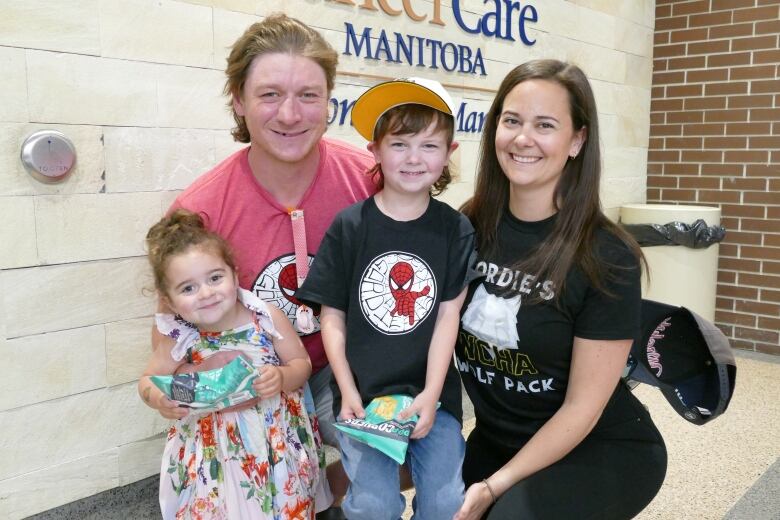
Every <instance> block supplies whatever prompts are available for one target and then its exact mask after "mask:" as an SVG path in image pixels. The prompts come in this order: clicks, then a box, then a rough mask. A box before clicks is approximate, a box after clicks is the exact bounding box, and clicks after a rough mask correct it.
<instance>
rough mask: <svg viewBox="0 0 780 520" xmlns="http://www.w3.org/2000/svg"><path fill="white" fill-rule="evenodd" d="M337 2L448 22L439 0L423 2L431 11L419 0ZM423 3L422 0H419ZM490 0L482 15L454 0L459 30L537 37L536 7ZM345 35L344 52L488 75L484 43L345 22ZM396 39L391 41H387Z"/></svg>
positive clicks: (418, 19) (522, 38) (490, 35)
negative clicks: (531, 27)
mask: <svg viewBox="0 0 780 520" xmlns="http://www.w3.org/2000/svg"><path fill="white" fill-rule="evenodd" d="M330 1H331V2H334V3H338V4H345V5H350V6H356V7H357V8H358V9H364V10H368V11H379V10H381V11H382V12H384V13H385V14H386V15H388V16H401V15H406V17H407V18H409V19H411V20H413V21H415V22H424V21H426V20H427V21H428V23H430V24H433V25H438V26H442V27H444V26H446V25H447V23H448V18H449V15H445V16H444V17H443V16H442V5H441V0H433V4H429V3H428V2H424V5H425V7H428V9H430V11H429V12H422V11H420V10H419V9H421V8H423V7H420V6H419V5H417V6H415V5H412V2H413V0H400V3H401V5H400V6H398V5H397V4H398V3H399V0H395V1H393V2H392V3H391V0H362V3H359V4H358V3H357V2H356V1H355V0H330ZM418 1H419V4H423V2H422V0H418ZM483 3H484V4H486V5H487V6H488V9H487V12H485V13H484V14H482V15H474V14H473V13H468V12H466V11H464V10H463V9H462V8H461V0H452V5H451V6H450V9H451V13H450V14H451V16H452V21H454V23H455V25H457V26H458V27H459V28H460V29H461V30H462V31H464V32H465V33H467V34H469V35H474V36H484V37H488V38H495V39H500V40H506V41H511V42H514V41H517V39H519V40H520V41H521V42H523V44H524V45H528V46H531V45H533V44H534V43H536V40H534V39H531V38H530V36H529V35H528V31H527V29H528V24H529V23H536V22H538V21H539V13H538V12H537V10H536V8H535V7H534V6H533V5H531V4H530V3H528V2H526V3H525V5H522V4H521V2H520V1H518V0H515V1H512V0H484V1H483ZM344 27H345V29H346V37H345V43H344V52H343V54H345V55H348V56H352V55H353V54H354V55H356V56H362V57H363V58H365V59H369V60H384V61H388V62H393V63H406V64H407V65H414V66H417V67H428V68H430V69H439V68H443V69H444V70H446V71H447V72H455V71H457V72H461V73H464V74H478V75H480V76H486V75H487V70H486V69H485V58H484V56H483V53H482V49H480V48H479V47H473V48H472V47H470V46H468V45H462V44H456V43H452V42H447V41H442V40H436V39H433V38H427V37H424V36H420V35H418V34H401V33H399V32H391V33H390V32H388V31H386V30H385V29H380V30H378V31H375V30H374V28H373V27H363V29H362V30H361V29H357V30H356V29H355V27H354V26H353V25H352V24H351V23H349V22H344ZM391 40H394V41H395V43H391Z"/></svg>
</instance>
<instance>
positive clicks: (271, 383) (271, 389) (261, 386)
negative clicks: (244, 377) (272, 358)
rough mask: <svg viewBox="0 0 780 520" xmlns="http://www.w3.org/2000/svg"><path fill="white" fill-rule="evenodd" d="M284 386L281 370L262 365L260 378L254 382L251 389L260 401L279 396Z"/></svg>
mask: <svg viewBox="0 0 780 520" xmlns="http://www.w3.org/2000/svg"><path fill="white" fill-rule="evenodd" d="M282 384H284V375H283V374H282V369H281V368H280V367H278V366H276V365H263V366H262V367H261V368H260V377H258V378H257V379H255V380H254V382H253V383H252V388H254V389H255V392H256V393H257V395H259V396H260V397H261V398H262V399H268V398H269V397H273V396H275V395H277V394H279V393H280V392H281V391H282Z"/></svg>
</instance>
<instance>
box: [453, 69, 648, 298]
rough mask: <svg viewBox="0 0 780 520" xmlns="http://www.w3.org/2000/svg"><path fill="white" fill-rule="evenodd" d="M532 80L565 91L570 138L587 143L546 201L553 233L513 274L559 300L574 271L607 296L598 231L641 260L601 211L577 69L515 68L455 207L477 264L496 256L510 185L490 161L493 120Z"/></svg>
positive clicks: (590, 99)
mask: <svg viewBox="0 0 780 520" xmlns="http://www.w3.org/2000/svg"><path fill="white" fill-rule="evenodd" d="M531 79H541V80H547V81H552V82H555V83H557V84H559V85H561V86H562V87H563V88H565V89H566V91H567V92H568V94H569V107H570V114H571V119H572V123H573V125H574V130H575V131H576V130H580V129H582V128H585V129H586V140H585V143H584V145H583V147H582V149H581V150H580V153H579V154H578V155H577V156H576V157H575V158H574V159H569V160H567V161H566V165H565V166H564V168H563V172H562V174H561V177H560V180H559V181H558V184H557V186H556V188H555V191H554V193H553V200H552V202H553V205H554V207H555V209H556V210H557V211H558V216H557V218H556V220H555V224H554V226H553V230H552V232H551V233H550V235H549V236H548V237H547V238H546V239H545V240H544V241H543V242H542V243H541V244H540V245H539V247H537V248H536V249H535V250H534V251H533V252H532V253H531V255H530V256H529V257H528V258H526V259H525V260H523V261H519V262H517V264H516V265H514V266H512V269H513V270H521V271H523V272H526V273H530V274H534V275H536V276H538V277H539V278H540V279H546V280H551V281H552V282H553V284H554V286H555V288H556V289H555V294H556V298H558V297H559V296H560V294H561V293H562V292H563V290H564V286H565V282H566V275H567V274H568V273H569V271H570V270H571V268H572V267H574V266H579V267H580V268H581V269H582V270H583V272H584V273H585V275H586V276H587V277H588V279H589V280H590V281H591V283H592V284H593V285H594V287H595V288H597V289H599V290H601V291H604V292H606V293H607V294H609V292H608V291H607V290H606V288H605V280H607V279H611V278H612V277H613V275H612V274H611V273H610V270H611V268H614V267H616V266H612V265H609V264H607V263H606V262H605V261H604V259H603V258H601V257H600V256H599V254H598V251H596V249H595V247H596V230H597V229H599V228H603V229H605V230H606V231H608V232H609V233H612V234H613V235H615V236H617V237H618V238H619V239H620V240H621V241H622V242H624V243H625V244H626V246H627V247H628V248H629V249H630V250H631V251H632V252H633V254H634V255H635V256H636V258H637V259H639V260H640V261H641V262H642V263H644V256H643V255H642V252H641V250H640V249H639V246H638V245H637V243H636V241H635V240H634V239H633V238H632V237H631V236H630V235H629V234H628V233H626V232H625V231H623V230H622V229H621V228H620V227H619V226H617V225H615V224H614V223H613V222H612V221H610V220H609V219H608V218H607V217H606V216H605V215H604V213H603V212H602V210H601V202H600V199H599V185H600V181H601V152H600V149H599V128H598V116H597V112H596V100H595V98H594V96H593V91H592V90H591V87H590V83H589V82H588V79H587V77H586V76H585V74H584V73H583V72H582V70H581V69H580V68H579V67H577V66H576V65H572V64H568V63H564V62H561V61H558V60H534V61H529V62H526V63H523V64H522V65H519V66H517V67H516V68H514V69H513V70H512V71H511V72H509V74H507V76H506V77H505V78H504V80H503V81H502V82H501V85H500V86H499V88H498V92H497V93H496V97H495V99H494V100H493V104H492V105H491V107H490V110H489V111H488V113H487V117H486V118H485V127H484V131H483V134H482V141H481V144H480V151H479V154H480V156H479V168H478V170H477V180H476V187H475V190H474V196H473V197H472V198H471V199H469V200H468V201H467V202H466V203H465V204H464V205H463V206H462V207H461V211H463V213H465V214H466V216H467V217H468V218H469V219H470V220H471V223H472V224H473V225H474V228H475V229H476V231H477V246H478V249H479V250H480V256H491V255H492V254H493V253H495V251H496V248H497V243H496V240H497V232H498V225H499V222H500V221H501V218H502V215H503V214H504V211H506V208H507V206H508V204H509V180H508V179H507V177H506V175H504V172H503V170H502V169H501V165H500V164H499V162H498V157H497V156H496V130H497V127H498V121H499V116H500V115H501V112H502V110H503V105H504V99H506V97H507V95H508V94H509V93H510V92H511V91H512V89H513V88H515V87H516V86H517V85H518V84H520V83H522V82H523V81H528V80H531Z"/></svg>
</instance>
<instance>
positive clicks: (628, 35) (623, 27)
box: [615, 21, 653, 57]
mask: <svg viewBox="0 0 780 520" xmlns="http://www.w3.org/2000/svg"><path fill="white" fill-rule="evenodd" d="M615 49H617V50H619V51H623V52H627V53H629V54H635V55H637V56H645V57H650V56H652V55H653V29H652V27H646V26H644V25H639V24H635V23H632V22H628V21H624V22H622V23H616V24H615Z"/></svg>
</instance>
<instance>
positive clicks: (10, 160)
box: [0, 123, 104, 195]
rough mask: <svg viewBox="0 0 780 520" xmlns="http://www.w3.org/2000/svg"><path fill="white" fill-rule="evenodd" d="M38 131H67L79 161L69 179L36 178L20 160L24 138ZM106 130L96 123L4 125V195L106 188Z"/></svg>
mask: <svg viewBox="0 0 780 520" xmlns="http://www.w3.org/2000/svg"><path fill="white" fill-rule="evenodd" d="M38 130H58V131H60V132H62V133H64V134H65V135H66V136H67V137H68V138H69V139H70V140H71V141H72V142H73V146H74V148H75V149H76V163H75V164H74V166H73V168H72V169H71V171H70V173H69V174H68V176H67V177H66V178H65V180H63V181H61V182H58V183H56V184H48V183H45V182H40V181H38V180H36V179H34V178H33V177H32V176H31V175H30V174H29V173H28V172H27V170H26V169H25V168H24V165H23V164H22V161H20V160H19V153H20V151H21V149H22V144H23V143H24V140H25V139H26V138H27V137H28V136H29V135H30V134H32V133H33V132H36V131H38ZM103 165H104V161H103V130H102V128H100V127H96V126H79V125H58V124H32V123H30V124H16V123H10V124H0V195H53V194H58V193H97V192H99V191H100V190H101V189H103V185H104V180H103V178H102V176H103Z"/></svg>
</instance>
